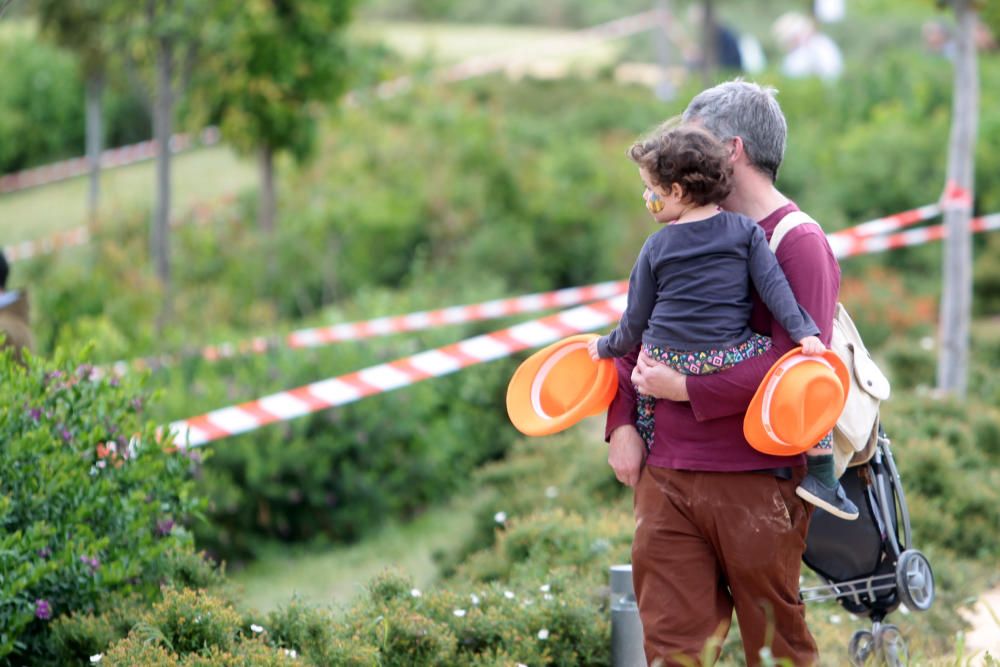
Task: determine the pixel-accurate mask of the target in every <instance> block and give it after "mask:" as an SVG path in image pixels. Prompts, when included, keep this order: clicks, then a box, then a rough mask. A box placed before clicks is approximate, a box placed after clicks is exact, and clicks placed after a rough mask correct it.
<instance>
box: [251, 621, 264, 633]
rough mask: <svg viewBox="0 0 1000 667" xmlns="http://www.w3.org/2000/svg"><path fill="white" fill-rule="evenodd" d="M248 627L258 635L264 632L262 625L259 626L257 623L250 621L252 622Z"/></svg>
mask: <svg viewBox="0 0 1000 667" xmlns="http://www.w3.org/2000/svg"><path fill="white" fill-rule="evenodd" d="M250 629H251V630H252V631H253V632H254V633H255V634H258V635H259V634H260V633H262V632H264V628H263V627H261V626H259V625H257V624H256V623H252V624H251V625H250Z"/></svg>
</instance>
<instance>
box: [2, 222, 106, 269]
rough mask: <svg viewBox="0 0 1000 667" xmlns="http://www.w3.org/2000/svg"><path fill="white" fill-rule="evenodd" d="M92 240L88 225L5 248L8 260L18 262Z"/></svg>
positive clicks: (4, 252) (4, 251)
mask: <svg viewBox="0 0 1000 667" xmlns="http://www.w3.org/2000/svg"><path fill="white" fill-rule="evenodd" d="M88 241H90V230H89V229H88V228H87V227H86V226H80V227H75V228H73V229H68V230H66V231H64V232H56V233H55V234H52V235H51V236H46V237H45V238H43V239H38V240H35V241H21V242H20V243H14V244H12V245H9V246H7V247H5V248H4V249H3V254H4V256H5V257H6V258H7V261H8V262H18V261H21V260H25V259H30V258H31V257H37V256H38V255H47V254H49V253H50V252H55V251H56V250H61V249H63V248H71V247H74V246H78V245H83V244H84V243H87V242H88Z"/></svg>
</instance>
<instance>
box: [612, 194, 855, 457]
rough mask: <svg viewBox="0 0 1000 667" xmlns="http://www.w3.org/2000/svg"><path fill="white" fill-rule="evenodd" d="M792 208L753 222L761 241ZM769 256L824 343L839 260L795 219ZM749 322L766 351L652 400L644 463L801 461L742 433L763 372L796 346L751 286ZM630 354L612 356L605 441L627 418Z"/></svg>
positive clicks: (631, 415) (631, 392)
mask: <svg viewBox="0 0 1000 667" xmlns="http://www.w3.org/2000/svg"><path fill="white" fill-rule="evenodd" d="M796 210H798V207H797V206H795V204H794V203H788V204H786V205H785V206H782V207H781V208H779V209H778V210H776V211H774V212H773V213H771V214H770V215H769V216H767V217H766V218H764V219H763V220H761V221H760V222H758V224H759V225H760V226H761V227H762V228H763V229H764V232H765V234H766V235H767V238H768V240H770V238H771V233H772V232H773V231H774V228H775V227H776V226H777V225H778V223H779V222H780V221H781V219H782V218H784V217H785V215H787V214H788V213H791V212H792V211H796ZM777 257H778V262H779V263H780V264H781V268H782V270H783V271H784V272H785V276H786V277H787V278H788V282H789V284H790V285H791V287H792V292H794V293H795V298H796V300H797V301H798V302H799V305H801V306H802V307H803V308H804V309H805V310H806V312H808V313H809V315H810V316H812V318H813V320H814V321H815V322H816V325H817V326H818V327H819V328H820V336H819V337H820V339H821V340H822V341H823V342H824V343H825V344H826V345H829V344H830V336H831V335H832V333H833V313H834V310H835V309H836V307H837V296H838V294H839V292H840V265H839V264H838V263H837V259H836V258H835V257H834V256H833V250H832V249H831V248H830V244H829V243H828V242H827V239H826V234H824V233H823V231H822V230H821V229H820V228H819V227H818V226H817V225H799V226H798V227H796V228H795V229H793V230H791V231H790V232H788V234H786V235H785V237H784V238H783V239H782V241H781V245H779V246H778V252H777ZM750 327H751V328H752V329H753V330H754V331H756V332H758V333H761V334H765V335H768V336H771V338H772V341H773V346H772V348H771V350H770V351H769V352H767V353H765V354H762V355H760V356H758V357H754V358H753V359H748V360H746V361H743V362H740V363H739V364H737V365H736V366H734V367H732V368H730V369H727V370H725V371H721V372H719V373H713V374H711V375H699V376H695V375H692V376H688V377H687V391H688V396H689V398H690V403H687V402H681V403H678V402H674V401H668V400H659V401H657V402H656V412H655V416H654V417H655V423H656V429H655V433H654V435H653V446H652V449H651V450H650V452H649V456H648V457H647V459H646V464H647V465H653V466H657V467H661V468H672V469H675V470H711V471H719V472H723V471H740V470H759V469H763V468H778V467H782V466H789V465H804V464H805V455H804V454H800V455H798V456H771V455H768V454H762V453H760V452H758V451H757V450H756V449H753V448H752V447H751V446H750V445H749V444H748V443H747V441H746V439H745V438H744V437H743V415H744V412H745V411H746V409H747V406H749V405H750V399H751V398H753V395H754V392H756V391H757V387H758V386H759V385H760V383H761V381H762V380H763V379H764V375H766V374H767V371H768V369H770V368H771V366H773V365H774V362H776V361H777V360H778V358H779V357H781V355H783V354H784V353H785V352H787V351H788V350H790V349H792V348H793V347H795V346H796V345H798V342H797V341H793V340H792V339H791V338H790V337H789V335H788V333H787V332H786V331H785V330H784V329H782V328H781V325H779V324H778V323H777V322H775V321H774V320H773V318H772V317H771V313H770V312H768V310H767V308H766V307H765V306H764V304H763V303H762V302H761V300H760V297H759V296H758V295H757V293H756V291H755V292H754V294H753V310H752V311H751V314H750ZM638 352H639V349H638V348H636V349H635V350H634V351H633V352H632V353H630V354H628V355H626V356H624V357H621V358H619V359H616V360H615V365H616V367H617V369H618V393H617V395H616V396H615V399H614V401H612V402H611V406H610V407H609V408H608V418H607V426H606V429H605V436H604V437H605V440H606V441H607V440H610V438H611V432H612V431H614V430H615V429H616V428H618V427H619V426H623V425H626V424H633V425H634V424H635V415H636V394H635V387H634V386H633V385H632V380H631V375H632V369H633V368H634V367H635V360H636V356H637V355H638Z"/></svg>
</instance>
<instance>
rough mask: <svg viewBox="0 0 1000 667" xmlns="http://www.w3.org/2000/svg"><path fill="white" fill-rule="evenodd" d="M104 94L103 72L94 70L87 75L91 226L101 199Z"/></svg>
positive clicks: (89, 217) (88, 212)
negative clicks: (102, 101) (102, 106)
mask: <svg viewBox="0 0 1000 667" xmlns="http://www.w3.org/2000/svg"><path fill="white" fill-rule="evenodd" d="M103 94H104V73H103V72H96V73H93V74H91V75H90V76H88V77H87V167H88V168H89V170H90V189H89V190H88V193H87V219H88V220H89V222H90V224H91V226H94V225H96V224H97V211H98V207H99V206H100V199H101V152H102V151H103V150H104V127H103V122H102V121H103V118H102V114H101V98H102V96H103Z"/></svg>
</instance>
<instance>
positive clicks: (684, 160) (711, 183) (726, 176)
mask: <svg viewBox="0 0 1000 667" xmlns="http://www.w3.org/2000/svg"><path fill="white" fill-rule="evenodd" d="M627 155H628V156H629V158H631V159H632V161H633V162H635V163H636V164H638V165H639V166H640V167H642V168H643V169H645V170H646V171H647V172H648V173H649V177H650V180H651V181H652V182H653V184H654V185H658V186H660V187H662V188H664V189H666V190H669V189H670V188H671V186H672V185H673V184H674V183H677V184H678V185H680V186H681V189H682V190H683V191H684V198H685V199H686V200H687V201H690V202H691V203H692V204H695V205H697V206H704V205H706V204H715V203H718V202H720V201H722V200H723V199H725V198H726V197H728V196H729V193H730V192H732V189H733V184H732V176H733V166H732V164H731V163H730V162H729V151H728V150H727V149H726V147H725V146H724V145H723V144H722V142H720V141H719V140H718V139H716V138H715V137H714V136H712V134H711V133H709V132H708V131H707V130H705V129H702V128H701V127H698V126H697V125H691V124H679V123H677V122H675V121H668V122H667V123H665V124H664V125H662V126H661V127H660V128H659V129H658V130H657V131H656V132H655V133H654V134H653V135H652V136H651V137H649V138H648V139H645V140H643V141H639V142H636V143H634V144H632V147H631V148H629V149H628V152H627Z"/></svg>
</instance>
